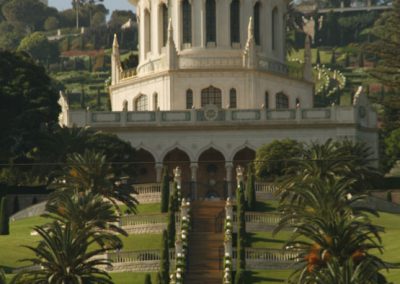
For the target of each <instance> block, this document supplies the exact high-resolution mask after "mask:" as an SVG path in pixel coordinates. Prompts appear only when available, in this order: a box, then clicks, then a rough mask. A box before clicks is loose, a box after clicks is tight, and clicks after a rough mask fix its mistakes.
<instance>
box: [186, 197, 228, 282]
mask: <svg viewBox="0 0 400 284" xmlns="http://www.w3.org/2000/svg"><path fill="white" fill-rule="evenodd" d="M224 206H225V202H224V201H195V202H193V203H192V220H193V223H192V224H193V228H192V231H191V233H190V237H189V256H188V269H187V274H186V276H185V277H186V278H185V283H189V284H214V283H215V284H220V283H222V268H221V264H222V255H220V254H221V253H222V252H223V242H224V234H223V221H224V216H225V215H224Z"/></svg>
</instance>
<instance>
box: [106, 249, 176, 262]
mask: <svg viewBox="0 0 400 284" xmlns="http://www.w3.org/2000/svg"><path fill="white" fill-rule="evenodd" d="M106 256H107V258H108V259H109V260H111V262H112V263H127V262H146V261H160V260H161V251H160V250H157V249H154V250H138V251H119V252H118V251H117V252H111V253H107V254H106ZM169 259H170V260H174V259H175V250H174V249H169Z"/></svg>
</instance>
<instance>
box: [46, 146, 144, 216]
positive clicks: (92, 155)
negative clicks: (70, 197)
mask: <svg viewBox="0 0 400 284" xmlns="http://www.w3.org/2000/svg"><path fill="white" fill-rule="evenodd" d="M53 187H54V188H56V192H55V194H53V197H52V198H53V199H54V198H57V195H58V194H59V193H69V194H74V193H75V192H76V191H77V192H92V193H94V194H98V195H100V196H102V197H103V198H104V199H106V200H108V201H109V202H111V203H112V204H113V205H114V207H115V208H116V209H117V210H118V211H119V212H120V211H121V210H120V204H121V203H123V204H125V205H126V206H127V207H128V209H129V210H130V211H131V212H136V205H137V204H138V202H137V200H136V199H135V198H134V197H133V194H134V193H135V191H134V189H133V186H132V184H131V183H130V182H128V181H127V180H124V179H123V178H121V177H119V176H117V175H115V174H114V171H113V169H112V167H111V164H110V163H108V162H107V161H106V157H105V156H104V155H103V154H100V153H96V152H95V151H91V150H85V152H84V153H83V155H81V154H78V153H74V154H71V155H68V157H67V166H66V167H65V168H64V169H63V171H62V174H60V177H59V178H58V179H57V180H56V181H55V182H54V183H53ZM120 213H121V212H120Z"/></svg>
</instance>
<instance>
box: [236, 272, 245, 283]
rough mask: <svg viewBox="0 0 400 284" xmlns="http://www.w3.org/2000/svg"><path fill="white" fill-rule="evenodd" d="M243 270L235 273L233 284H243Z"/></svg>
mask: <svg viewBox="0 0 400 284" xmlns="http://www.w3.org/2000/svg"><path fill="white" fill-rule="evenodd" d="M244 273H245V272H244V270H242V269H238V270H237V271H236V276H235V284H245V283H246V282H245V275H244Z"/></svg>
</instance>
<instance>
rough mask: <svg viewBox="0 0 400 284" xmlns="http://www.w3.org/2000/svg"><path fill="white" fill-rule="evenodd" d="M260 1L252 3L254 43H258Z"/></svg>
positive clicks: (259, 39)
mask: <svg viewBox="0 0 400 284" xmlns="http://www.w3.org/2000/svg"><path fill="white" fill-rule="evenodd" d="M260 16H261V3H260V2H257V3H256V4H255V5H254V15H253V17H254V41H255V42H256V45H260V42H261V35H260V24H261V22H260V21H261V17H260Z"/></svg>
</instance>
